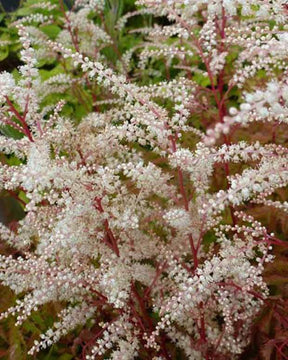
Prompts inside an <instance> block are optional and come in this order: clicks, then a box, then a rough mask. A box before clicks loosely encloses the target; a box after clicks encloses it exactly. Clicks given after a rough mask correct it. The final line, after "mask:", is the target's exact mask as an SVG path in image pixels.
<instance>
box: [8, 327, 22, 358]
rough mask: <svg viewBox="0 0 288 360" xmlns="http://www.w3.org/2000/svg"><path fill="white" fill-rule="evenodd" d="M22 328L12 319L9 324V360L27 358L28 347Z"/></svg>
mask: <svg viewBox="0 0 288 360" xmlns="http://www.w3.org/2000/svg"><path fill="white" fill-rule="evenodd" d="M25 347H26V346H25V343H24V341H23V338H22V334H21V332H20V330H19V329H18V328H17V327H16V326H15V324H14V323H12V321H11V322H10V325H9V350H8V354H9V357H8V359H9V360H25V359H26V349H25Z"/></svg>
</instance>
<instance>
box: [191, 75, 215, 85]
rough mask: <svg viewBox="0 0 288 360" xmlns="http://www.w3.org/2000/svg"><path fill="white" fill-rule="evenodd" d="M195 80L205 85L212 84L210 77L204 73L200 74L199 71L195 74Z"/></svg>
mask: <svg viewBox="0 0 288 360" xmlns="http://www.w3.org/2000/svg"><path fill="white" fill-rule="evenodd" d="M193 80H194V81H196V83H197V84H199V85H201V86H203V87H206V86H209V85H211V82H210V79H209V77H208V76H204V75H203V74H200V73H198V72H197V73H195V74H194V75H193Z"/></svg>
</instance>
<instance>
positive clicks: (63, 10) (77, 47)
mask: <svg viewBox="0 0 288 360" xmlns="http://www.w3.org/2000/svg"><path fill="white" fill-rule="evenodd" d="M59 4H60V9H61V12H62V14H63V16H64V18H65V20H66V22H67V30H68V32H69V34H70V36H71V40H72V43H73V46H74V48H75V50H76V51H77V52H80V49H79V45H78V44H79V41H78V34H77V32H75V34H74V32H73V30H72V27H71V21H70V19H69V17H68V16H67V14H66V11H65V7H64V3H63V0H59Z"/></svg>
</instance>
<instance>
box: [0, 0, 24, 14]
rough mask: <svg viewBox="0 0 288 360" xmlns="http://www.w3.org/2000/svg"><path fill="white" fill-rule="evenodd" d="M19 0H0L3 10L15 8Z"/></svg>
mask: <svg viewBox="0 0 288 360" xmlns="http://www.w3.org/2000/svg"><path fill="white" fill-rule="evenodd" d="M19 2H20V0H1V4H2V6H3V8H4V9H5V11H12V10H15V9H17V7H18V5H19Z"/></svg>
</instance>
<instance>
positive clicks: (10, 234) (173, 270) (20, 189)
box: [0, 0, 288, 360]
mask: <svg viewBox="0 0 288 360" xmlns="http://www.w3.org/2000/svg"><path fill="white" fill-rule="evenodd" d="M137 5H138V10H136V11H135V12H133V13H128V14H125V15H124V17H123V18H121V19H119V21H118V23H117V24H116V22H115V24H114V25H115V26H116V28H117V29H118V30H119V31H124V30H125V24H127V22H129V19H130V18H131V17H133V16H142V15H147V14H148V15H149V16H152V14H153V15H155V18H156V19H157V17H160V16H161V17H166V18H167V21H166V22H165V25H160V24H159V23H157V20H155V19H154V22H155V25H154V26H153V25H152V26H151V27H148V26H147V27H145V28H144V27H141V28H140V29H137V31H135V32H136V33H139V34H141V35H140V38H141V39H142V41H141V42H139V43H137V45H136V46H134V47H133V46H131V48H128V49H127V51H126V53H124V55H123V57H122V58H121V56H120V55H119V59H118V63H117V64H116V65H115V66H114V65H113V64H112V63H111V59H109V55H108V56H107V57H106V53H109V51H107V52H105V51H102V50H103V49H105V48H106V47H108V48H109V47H110V46H111V47H112V48H114V49H115V46H116V45H115V36H114V37H113V34H111V33H109V31H108V30H109V29H108V28H107V26H106V27H105V26H104V25H105V21H104V23H103V22H101V21H99V19H103V14H104V11H105V2H104V1H102V0H77V1H75V4H74V6H73V8H72V9H71V10H69V11H65V9H64V7H63V9H62V8H61V10H63V11H61V16H60V18H59V19H58V20H59V24H60V23H61V24H62V25H61V26H62V27H61V29H60V30H59V33H58V34H57V35H56V36H55V37H54V39H53V40H51V39H50V38H49V37H48V36H46V35H45V34H44V33H43V32H42V31H41V28H42V26H44V28H45V26H46V25H47V21H50V22H51V21H53V17H54V16H56V15H55V14H56V10H57V9H56V8H55V6H53V3H51V4H50V2H48V1H47V2H44V1H43V2H40V3H39V4H37V6H36V4H34V5H32V8H33V9H34V10H35V11H36V10H37V9H39V11H40V10H41V11H40V13H37V12H35V13H34V14H32V15H31V16H28V17H23V18H22V19H21V21H20V22H17V27H18V32H19V39H20V42H21V44H22V47H23V50H22V51H21V53H20V56H21V61H22V63H21V66H20V67H19V69H18V74H17V76H16V77H15V78H14V77H13V75H12V74H10V73H7V72H2V73H1V74H0V103H1V105H2V106H1V109H0V120H1V126H2V128H3V135H1V136H0V151H1V152H2V153H3V154H5V155H6V157H5V159H6V160H7V163H6V164H5V161H6V160H5V161H4V160H3V163H2V164H1V168H0V186H1V189H2V190H3V191H5V192H6V193H7V194H10V195H11V196H14V197H16V199H17V200H18V201H19V202H20V203H21V204H22V207H23V209H24V210H25V217H24V218H23V219H21V220H19V221H18V222H17V226H14V227H13V226H9V224H8V225H7V226H6V225H4V224H1V226H0V236H1V240H3V241H5V242H7V244H8V245H9V246H11V247H14V248H16V249H17V254H18V255H17V256H12V255H11V256H4V255H1V256H0V270H1V271H0V281H1V282H2V284H4V285H6V286H9V287H10V288H11V289H12V290H13V291H14V292H15V293H16V294H20V295H21V296H20V297H19V299H18V300H17V301H16V303H15V305H13V306H12V307H10V308H8V309H7V310H6V311H5V312H3V313H2V315H1V318H5V317H7V316H9V315H11V314H12V315H13V316H15V317H16V325H21V324H22V323H23V322H24V321H25V320H26V319H27V318H28V317H29V316H30V315H31V313H32V312H33V311H36V310H40V309H41V306H42V305H44V304H46V303H48V302H53V301H55V302H56V301H61V302H63V304H64V303H65V304H66V305H67V307H66V308H63V310H62V311H60V313H59V314H58V317H59V319H58V320H57V321H56V322H55V323H54V326H53V327H51V328H50V329H48V330H47V332H46V333H44V334H42V335H41V336H40V339H39V340H36V341H35V343H34V345H33V346H32V347H31V349H30V350H29V354H31V355H33V354H35V353H36V352H38V351H40V350H41V349H45V348H46V347H48V346H50V345H51V344H53V343H55V342H57V341H58V340H59V339H60V338H61V337H62V336H64V335H66V334H67V333H68V332H70V331H71V330H73V329H75V328H76V327H77V326H78V325H81V326H85V325H86V326H87V328H88V329H89V331H90V332H91V334H92V335H91V341H90V340H89V341H87V343H85V344H84V345H83V349H82V350H83V351H82V356H83V358H86V359H90V360H91V359H100V358H101V359H102V358H103V359H104V358H109V359H114V360H120V359H123V360H124V359H125V360H130V359H138V358H139V359H142V358H143V359H147V356H149V358H150V359H153V360H163V359H166V360H167V359H170V358H171V356H172V355H171V356H170V355H169V351H170V349H171V348H173V349H175V348H177V349H178V350H177V351H179V352H180V354H183V358H184V357H185V358H187V359H190V360H197V359H199V360H202V359H204V358H205V359H210V355H211V354H212V355H213V359H228V358H229V359H236V358H237V357H238V355H239V354H240V353H241V352H242V351H243V349H244V348H245V346H246V345H247V343H248V341H249V334H250V330H251V326H252V324H253V320H254V317H255V315H256V314H257V313H258V312H259V310H260V309H261V306H263V304H264V303H265V302H266V301H267V298H268V296H269V291H268V287H267V285H266V283H265V282H264V280H263V276H262V274H263V270H264V266H265V264H266V263H268V262H271V261H273V255H272V253H271V250H273V247H272V245H273V244H278V243H279V241H280V240H278V239H277V238H276V237H275V236H274V234H270V233H269V232H268V230H267V229H266V228H265V227H264V226H263V225H261V223H260V222H259V221H257V220H256V219H254V218H253V216H252V215H251V214H250V213H249V214H248V211H247V210H249V207H252V206H253V205H255V204H258V205H260V204H263V205H265V206H269V207H274V208H277V209H279V210H280V211H283V212H287V211H288V205H287V201H281V199H280V198H279V197H277V189H280V188H285V187H286V186H287V184H288V165H287V164H288V150H287V146H286V144H287V141H286V143H285V138H284V139H283V136H282V134H280V135H281V136H280V135H279V139H280V140H279V142H277V141H276V140H277V137H276V135H275V131H274V130H275V129H274V128H278V127H280V126H287V115H288V110H287V102H288V82H287V81H288V80H287V70H286V69H285V68H284V65H283V64H285V61H286V62H287V55H288V53H287V31H286V30H287V29H286V28H285V26H284V25H283V23H284V22H285V16H286V13H285V11H283V9H284V5H285V1H280V0H273V1H266V0H265V1H260V0H253V1H245V0H234V1H225V0H224V1H220V0H219V1H218V0H213V1H206V0H199V1H196V0H187V1H186V0H185V1H176V0H175V1H172V0H148V1H147V0H145V1H143V0H139V1H137ZM50 13H51V14H50ZM45 14H46V15H45ZM97 16H99V18H98V17H97ZM95 18H97V21H94V20H95ZM160 23H161V22H160ZM35 24H36V26H35ZM152 24H153V22H152ZM59 26H60V25H59ZM39 32H41V34H42V36H41V41H39V39H40V38H39ZM116 50H117V46H116ZM45 57H48V58H52V59H54V60H55V59H61V60H59V61H60V62H61V66H60V65H59V66H60V68H61V71H59V72H58V70H59V69H58V70H57V72H56V71H55V72H53V73H52V75H51V76H50V77H48V78H47V76H45V74H46V73H45V71H41V66H40V65H39V63H41V60H43V58H45ZM159 59H160V60H161V61H160V63H161V65H160V66H159ZM231 59H232V60H231ZM162 60H163V61H162ZM133 61H134V62H136V65H134V67H135V69H134V70H135V72H134V71H132V70H131V69H132V68H133V67H132V66H131V65H130V62H133ZM111 64H112V65H111ZM163 64H164V65H163ZM57 66H58V65H57ZM163 66H164V67H165V69H164V70H163ZM38 67H40V70H39V68H38ZM62 68H63V69H62ZM263 69H264V70H265V76H264V77H263V74H262V73H261V71H263ZM153 71H154V72H153ZM161 71H164V72H165V74H166V75H165V76H166V78H167V79H166V80H163V77H162V78H161V80H159V76H158V75H157V74H159V73H161ZM141 74H144V75H143V78H145V76H146V75H147V74H149V76H150V75H151V74H156V75H155V81H151V83H150V84H147V82H146V84H145V85H143V81H142V78H141V76H142V75H141ZM145 74H146V75H145ZM257 76H259V77H260V79H261V81H258V78H257ZM261 76H262V77H261ZM164 79H165V77H164ZM158 80H159V81H158ZM243 89H245V90H243ZM233 91H234V95H233ZM235 93H236V94H237V95H235ZM71 94H72V95H71ZM55 95H57V96H55ZM233 96H234V98H233ZM235 96H236V97H237V96H238V98H239V99H238V100H237V102H236V103H235V100H234V99H235ZM71 98H72V100H71ZM75 98H76V99H77V100H79V102H80V103H81V106H82V108H83V109H84V110H83V112H84V113H85V115H83V116H81V121H79V118H78V119H76V118H74V114H71V111H70V112H69V107H67V106H66V102H69V101H72V102H73V101H74V102H75ZM51 99H52V100H51ZM91 99H92V100H91ZM89 101H90V102H91V103H92V105H91V104H89ZM90 105H91V106H90ZM67 108H68V115H69V116H70V117H71V118H69V116H68V115H67V111H66V112H65V110H67ZM75 116H76V115H75ZM75 119H76V120H75ZM259 122H261V123H263V124H272V125H273V131H274V133H273V134H272V141H270V138H269V141H267V142H268V143H265V142H264V141H262V140H261V139H260V140H259V139H257V136H251V137H249V134H248V135H245V137H244V138H245V141H244V140H241V141H238V137H237V131H238V130H239V129H240V130H243V131H245V129H247V128H248V129H250V128H249V127H250V126H251V127H252V126H253V125H254V124H255V123H256V124H257V123H259ZM7 129H8V130H9V129H10V130H11V131H12V136H11V132H9V131H8V130H7ZM252 133H253V131H252ZM279 133H280V130H279ZM13 134H14V135H15V134H16V135H15V136H14V137H15V138H14V137H13ZM244 134H246V133H244ZM252 135H253V134H252ZM239 138H241V139H243V136H239ZM255 138H256V139H255ZM269 142H270V143H269ZM11 156H13V157H15V158H17V159H18V160H17V162H11V161H9V157H11ZM222 170H223V171H222ZM217 171H218V173H219V172H221V171H222V172H221V176H220V177H221V178H223V179H224V180H223V179H220V180H219V179H218V178H217ZM222 174H224V175H222ZM218 175H219V174H218ZM218 177H219V176H218ZM215 179H216V180H215ZM227 214H228V215H227ZM167 344H168V345H167ZM175 351H176V350H175ZM175 351H174V350H173V351H172V353H173V354H174V353H176V352H175ZM143 354H144V355H143ZM147 354H148V355H147ZM146 355H147V356H146ZM212 355H211V356H212ZM142 356H143V357H142ZM171 359H172V358H171Z"/></svg>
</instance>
